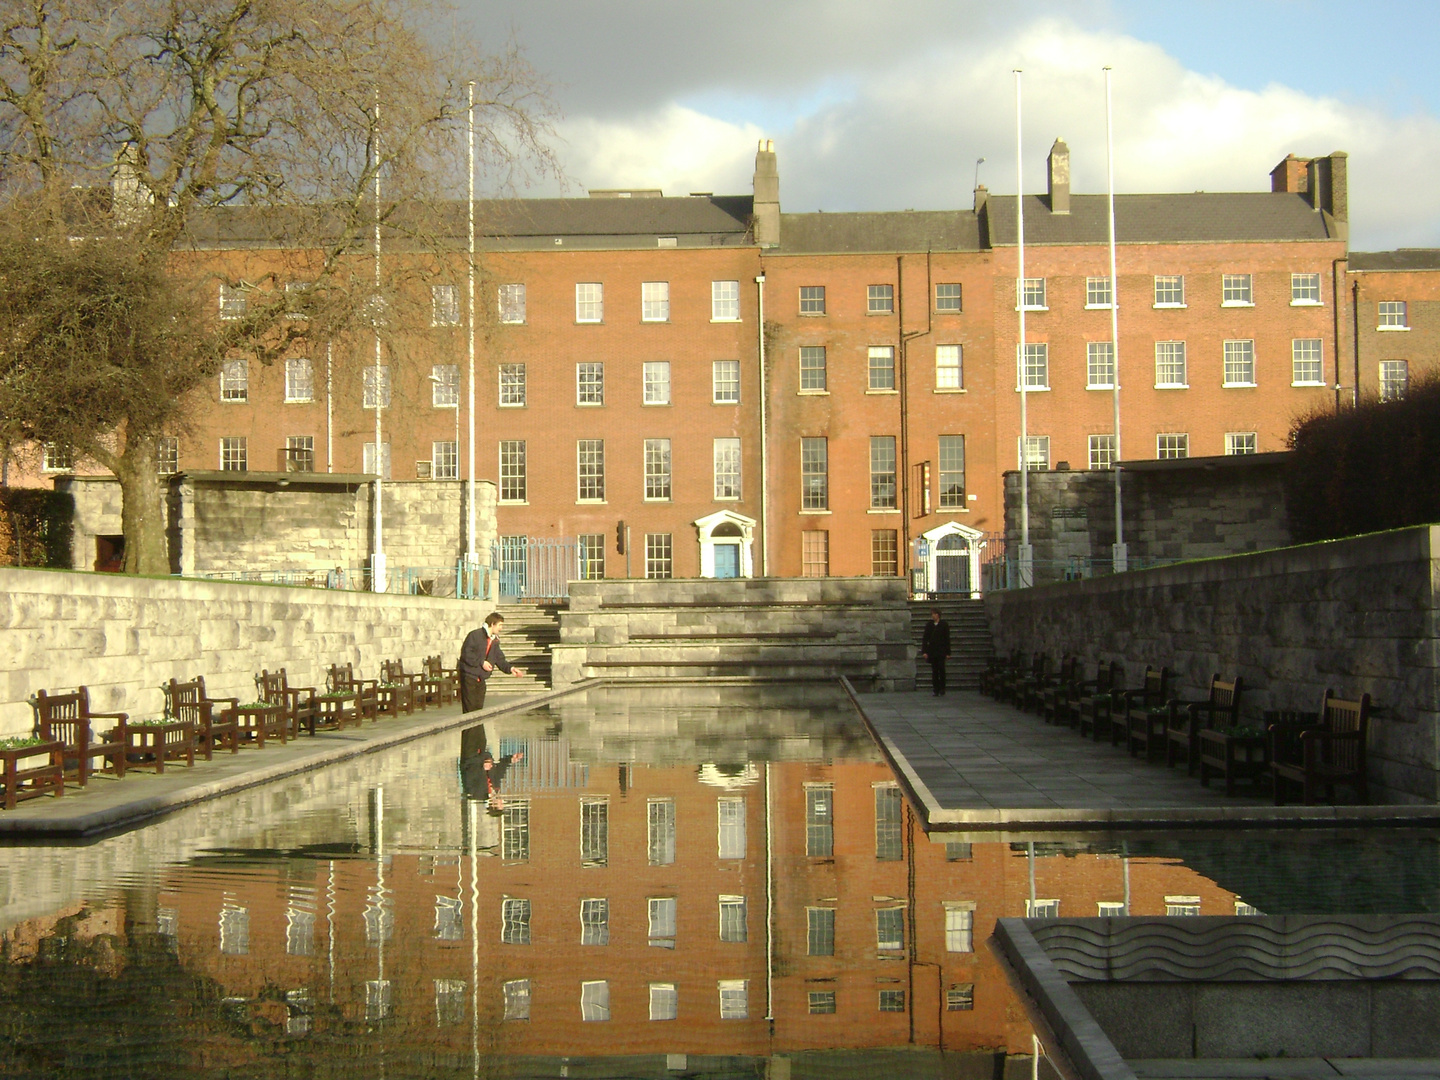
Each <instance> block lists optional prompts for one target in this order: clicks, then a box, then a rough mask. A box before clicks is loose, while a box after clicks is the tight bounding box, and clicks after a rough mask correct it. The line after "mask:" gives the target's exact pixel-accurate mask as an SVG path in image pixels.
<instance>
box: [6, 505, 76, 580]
mask: <svg viewBox="0 0 1440 1080" xmlns="http://www.w3.org/2000/svg"><path fill="white" fill-rule="evenodd" d="M74 519H75V500H74V498H73V497H71V496H70V495H68V494H64V493H61V492H58V491H46V490H45V489H44V488H0V566H45V567H58V568H61V569H68V568H69V566H70V534H71V523H72V522H73V521H74Z"/></svg>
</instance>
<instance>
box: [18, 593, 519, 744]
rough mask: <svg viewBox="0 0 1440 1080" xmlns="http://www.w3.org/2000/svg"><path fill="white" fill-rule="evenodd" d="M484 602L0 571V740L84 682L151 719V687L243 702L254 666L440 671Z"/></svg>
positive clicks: (155, 701) (250, 696)
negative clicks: (0, 663) (188, 687)
mask: <svg viewBox="0 0 1440 1080" xmlns="http://www.w3.org/2000/svg"><path fill="white" fill-rule="evenodd" d="M490 610H491V605H488V604H484V603H479V602H475V601H466V600H447V599H438V598H434V597H428V596H405V595H389V594H379V595H377V594H374V593H360V592H343V591H339V590H334V591H332V590H326V589H301V588H287V587H282V586H268V585H247V584H238V583H230V582H217V581H193V580H175V579H169V578H137V577H128V576H122V575H118V574H91V573H74V572H67V571H47V570H17V569H13V568H0V655H3V656H4V657H5V659H6V663H5V672H4V674H3V676H0V736H5V735H16V734H23V733H28V732H29V731H30V726H31V722H32V715H33V714H32V711H31V708H30V706H29V705H28V704H27V701H28V699H29V698H30V697H31V696H32V695H33V694H34V693H35V691H36V690H40V689H47V690H56V689H61V688H68V687H74V686H77V685H80V684H84V685H87V686H89V687H90V693H91V701H92V703H93V705H94V707H95V708H96V709H97V710H99V711H104V712H115V711H120V712H128V713H130V714H132V715H135V716H157V715H159V713H160V711H161V707H162V704H163V698H162V695H161V693H160V690H159V687H160V685H161V684H162V683H164V682H167V681H168V680H170V679H171V678H177V679H191V678H194V677H195V676H196V675H203V676H205V683H206V688H207V689H209V690H210V691H211V692H212V693H214V694H216V695H217V696H223V697H232V696H233V697H238V698H240V699H241V700H242V701H252V700H254V697H255V684H254V681H253V676H254V675H255V673H256V672H258V671H260V669H261V668H270V669H271V670H274V669H275V668H278V667H284V668H286V669H287V671H288V673H289V675H290V681H291V683H293V684H295V685H298V686H321V685H324V681H325V673H326V669H327V668H328V666H329V665H330V664H332V663H345V662H346V661H350V662H351V663H354V664H356V665H357V669H358V670H359V672H360V673H361V674H363V675H364V676H366V677H368V678H375V677H377V676H378V675H379V673H380V671H379V668H380V661H382V660H391V659H395V658H400V659H403V660H404V661H405V663H406V665H407V667H408V668H409V669H410V670H416V668H417V666H418V665H419V663H420V662H421V661H422V660H423V659H424V658H425V657H426V656H428V655H431V654H433V653H439V654H440V655H441V656H442V657H444V658H445V661H446V663H447V665H448V664H453V663H454V662H455V659H456V657H457V656H458V655H459V653H460V643H461V641H462V640H463V639H464V636H465V634H466V633H468V632H469V631H470V630H472V629H474V628H475V627H476V626H478V625H479V623H480V621H481V620H482V619H483V618H484V617H485V615H487V614H488V613H489V612H490Z"/></svg>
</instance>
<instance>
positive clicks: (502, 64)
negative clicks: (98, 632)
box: [0, 0, 554, 573]
mask: <svg viewBox="0 0 1440 1080" xmlns="http://www.w3.org/2000/svg"><path fill="white" fill-rule="evenodd" d="M440 2H441V0H434V2H430V0H286V2H285V3H280V2H279V0H208V2H207V0H201V2H198V3H195V2H191V3H183V4H182V3H179V2H172V0H132V2H128V3H121V4H119V5H118V6H116V5H113V4H106V3H101V2H99V0H31V2H29V3H13V2H8V0H0V429H3V430H4V431H5V432H6V433H7V434H9V435H11V436H12V437H13V436H14V435H16V434H18V435H19V436H20V437H23V438H26V439H30V440H35V441H41V442H53V443H56V444H58V445H61V446H64V447H67V448H72V449H73V451H74V453H75V454H76V455H78V456H83V457H89V458H92V459H93V460H95V461H97V462H99V463H100V464H101V465H103V466H104V467H106V468H108V469H109V470H110V471H111V472H113V473H114V474H115V476H116V477H117V479H118V480H119V482H120V485H121V489H122V493H123V505H124V509H123V529H124V534H125V541H126V542H125V569H126V571H127V572H131V573H166V572H168V570H169V565H168V560H167V557H166V553H165V521H164V515H163V510H162V503H161V490H160V484H159V479H158V477H157V473H156V451H157V446H158V440H159V439H160V438H161V437H162V436H163V435H166V434H170V433H173V432H175V431H176V430H178V429H179V428H181V427H182V426H183V424H184V418H185V415H186V411H187V406H188V404H189V403H190V402H192V401H193V400H194V392H195V391H196V390H197V389H199V388H200V387H202V386H204V385H206V384H207V383H208V382H209V381H210V380H211V379H213V378H214V377H215V375H216V374H217V372H218V371H219V369H220V366H221V365H222V364H223V363H224V362H225V361H226V360H227V359H233V358H238V357H253V358H256V359H258V360H259V362H261V363H264V364H271V363H274V362H275V361H276V360H277V359H279V358H282V357H284V356H285V355H286V354H287V353H288V352H290V351H291V350H293V349H294V348H295V347H296V346H297V344H298V343H300V342H304V341H312V342H317V343H320V344H322V345H323V343H324V342H326V341H329V340H332V339H334V338H335V337H337V336H339V335H343V334H345V333H347V332H349V331H354V330H357V329H361V328H363V329H365V330H366V331H367V332H368V331H371V330H373V331H375V332H376V333H377V335H378V336H380V337H381V338H382V339H383V340H384V341H385V342H387V343H388V342H390V340H391V339H392V338H393V337H394V336H395V335H397V334H399V333H401V332H402V330H403V328H404V327H405V326H406V325H412V324H413V321H414V319H413V314H412V310H411V306H412V305H413V304H414V303H415V302H416V300H417V297H418V295H419V294H420V291H419V290H417V289H416V288H415V287H414V285H415V282H416V280H417V279H421V278H424V277H426V276H427V275H436V274H439V273H441V272H443V268H444V267H447V266H451V265H453V261H454V259H455V258H456V254H457V248H456V245H455V244H454V239H455V233H454V228H453V226H454V220H453V218H454V214H453V199H452V200H450V202H451V207H450V212H449V213H447V212H446V207H445V204H446V201H447V200H446V198H445V197H444V192H445V191H447V190H451V191H453V190H454V187H453V186H452V184H453V180H454V179H455V177H456V175H457V174H458V175H463V173H461V172H460V170H459V168H458V165H459V162H460V157H459V155H458V153H457V150H458V148H459V147H458V138H457V137H458V135H459V133H460V132H461V130H462V126H461V125H462V122H463V120H464V114H465V110H466V107H467V106H466V93H465V92H466V83H467V82H470V81H474V82H475V84H476V106H475V109H476V130H477V135H478V143H479V150H480V155H481V159H482V161H483V162H484V163H485V166H486V167H487V169H488V171H489V177H490V178H491V180H492V186H495V185H502V186H503V185H505V184H508V183H510V182H512V181H513V180H514V179H516V177H517V176H523V175H525V174H526V172H527V171H528V170H539V171H550V170H552V169H553V164H554V163H553V159H552V157H551V155H550V151H549V149H548V145H547V140H548V137H549V135H550V126H549V125H550V120H551V117H552V110H551V106H550V104H549V99H548V97H547V95H546V93H545V88H544V86H543V85H542V84H541V82H540V80H539V79H538V78H537V77H536V75H535V73H534V72H533V71H532V70H531V69H530V68H529V66H528V65H527V64H526V63H525V61H524V58H523V56H522V55H521V54H520V52H519V51H518V50H517V49H516V48H515V47H514V46H513V45H511V46H510V47H507V48H506V49H504V50H502V51H501V52H499V53H495V54H489V55H485V54H482V53H481V52H480V51H479V50H478V49H477V48H476V47H475V46H474V45H473V44H471V43H469V42H467V41H466V40H465V39H464V37H463V35H461V34H459V33H457V32H455V29H454V23H453V21H450V20H451V17H452V13H451V12H449V11H448V10H447V9H443V8H441V7H439V6H438V5H439V3H440ZM377 230H379V231H381V232H383V235H384V239H385V244H386V247H387V249H389V250H393V251H397V252H403V253H404V257H402V258H398V259H389V260H387V261H386V263H385V264H384V265H385V268H386V272H385V273H384V274H383V275H382V274H379V273H378V271H377V266H378V265H379V264H378V261H376V260H374V258H373V256H372V255H371V254H370V250H371V244H372V243H373V241H374V238H375V235H376V232H377ZM222 249H223V250H224V251H225V252H228V254H222V253H221V251H222ZM236 249H251V251H250V252H247V253H246V254H245V256H244V260H245V263H246V265H247V266H249V267H251V268H252V269H251V270H249V271H247V272H246V273H244V274H240V273H237V272H236V270H235V268H234V260H235V259H236V258H237V257H238V256H237V255H236V254H235V252H236ZM256 251H258V252H259V254H255V253H254V252H256ZM227 259H229V260H231V261H230V262H228V263H227V261H226V260H227ZM255 266H260V267H262V268H263V269H262V270H261V271H260V272H258V273H256V272H254V270H253V267H255ZM220 283H225V284H227V285H231V286H235V287H238V288H241V289H243V293H242V294H241V295H243V296H244V298H245V303H244V305H243V312H239V311H235V312H232V313H233V314H235V315H236V316H237V317H234V318H221V317H220V315H221V312H220V306H219V304H218V303H217V302H216V300H215V297H216V295H217V285H218V284H220ZM237 307H238V305H237ZM372 362H374V361H372Z"/></svg>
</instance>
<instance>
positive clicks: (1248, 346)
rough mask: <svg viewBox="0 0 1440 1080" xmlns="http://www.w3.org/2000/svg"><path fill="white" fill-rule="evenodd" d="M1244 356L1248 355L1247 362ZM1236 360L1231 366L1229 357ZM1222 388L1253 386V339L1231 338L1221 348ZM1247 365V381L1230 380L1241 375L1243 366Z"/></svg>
mask: <svg viewBox="0 0 1440 1080" xmlns="http://www.w3.org/2000/svg"><path fill="white" fill-rule="evenodd" d="M1244 354H1248V360H1247V359H1246V357H1245V355H1244ZM1232 355H1235V356H1236V357H1237V359H1236V360H1235V361H1234V363H1233V364H1232V362H1231V357H1232ZM1223 356H1224V359H1223V363H1224V365H1225V367H1224V376H1223V377H1224V380H1225V381H1224V383H1223V384H1222V385H1224V386H1242V387H1243V386H1255V385H1257V384H1256V381H1255V341H1254V339H1253V338H1231V339H1229V340H1227V341H1226V342H1225V343H1224V346H1223ZM1246 364H1248V366H1249V369H1250V378H1249V380H1248V381H1247V380H1245V379H1237V378H1232V375H1243V374H1245V372H1244V370H1243V369H1244V366H1245V365H1246Z"/></svg>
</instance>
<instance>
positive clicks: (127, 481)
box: [114, 436, 170, 576]
mask: <svg viewBox="0 0 1440 1080" xmlns="http://www.w3.org/2000/svg"><path fill="white" fill-rule="evenodd" d="M115 465H116V468H115V469H114V472H115V476H116V479H118V480H119V481H120V530H121V532H123V533H124V535H125V573H127V574H149V575H157V576H164V575H168V574H169V573H170V554H169V551H168V550H167V544H166V532H167V526H168V521H167V516H168V515H167V513H166V507H165V503H164V500H163V496H162V491H161V485H160V475H159V473H157V472H156V471H155V438H154V436H141V437H138V438H127V439H126V440H125V450H124V452H123V453H122V454H121V455H120V457H119V458H118V459H117V460H116V462H115Z"/></svg>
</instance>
